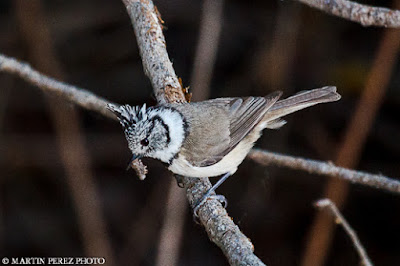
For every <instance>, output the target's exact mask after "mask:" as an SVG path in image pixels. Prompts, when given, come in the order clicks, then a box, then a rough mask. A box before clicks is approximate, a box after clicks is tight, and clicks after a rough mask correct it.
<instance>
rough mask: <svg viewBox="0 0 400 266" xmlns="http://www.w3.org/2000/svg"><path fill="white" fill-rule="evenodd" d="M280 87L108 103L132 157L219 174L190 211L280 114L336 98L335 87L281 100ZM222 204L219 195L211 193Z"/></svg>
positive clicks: (191, 173) (182, 171) (277, 123)
mask: <svg viewBox="0 0 400 266" xmlns="http://www.w3.org/2000/svg"><path fill="white" fill-rule="evenodd" d="M281 96H282V92H281V91H275V92H272V93H270V94H268V95H267V96H265V97H253V96H250V97H226V98H216V99H211V100H206V101H201V102H190V103H168V104H162V105H158V106H152V107H149V108H147V107H146V104H144V105H142V106H130V105H120V106H118V105H115V104H108V105H107V108H108V109H109V110H110V111H111V112H113V113H114V114H115V115H116V116H117V118H118V120H119V122H120V124H121V125H122V127H123V130H124V133H125V137H126V140H127V141H128V147H129V149H130V151H131V152H132V159H131V161H130V163H129V165H130V164H131V162H132V161H133V160H136V159H140V158H142V157H150V158H154V159H157V160H160V161H161V162H163V163H165V164H166V165H167V167H168V169H169V170H170V171H171V172H173V173H174V174H176V175H180V176H187V177H197V178H205V177H214V176H222V177H221V178H220V179H219V180H218V182H217V183H215V185H213V186H212V188H211V189H209V190H208V191H207V192H206V193H205V194H204V196H203V197H202V199H201V200H200V201H199V202H197V204H195V207H194V213H195V215H197V211H198V209H199V208H200V206H201V205H203V204H204V202H205V201H206V200H207V199H208V198H209V197H212V196H211V194H212V193H213V192H214V191H215V190H216V189H217V188H218V187H219V186H220V185H221V184H222V183H223V182H224V181H225V180H226V179H227V178H228V177H229V176H231V175H233V174H234V173H235V172H236V170H237V169H238V166H239V165H240V164H241V163H242V162H243V160H244V159H245V157H246V155H247V154H248V153H249V152H250V150H251V148H252V147H253V146H254V144H255V142H256V141H257V140H258V139H259V138H260V137H261V133H262V131H263V130H264V129H278V128H280V127H282V126H283V125H284V124H285V123H286V121H285V120H283V119H282V118H281V117H283V116H285V115H288V114H290V113H293V112H296V111H298V110H301V109H304V108H307V107H310V106H313V105H316V104H319V103H327V102H333V101H338V100H339V99H340V98H341V95H340V94H339V93H337V89H336V87H335V86H325V87H323V88H318V89H312V90H305V91H301V92H299V93H297V94H295V95H293V96H291V97H288V98H286V99H282V100H280V97H281ZM214 196H216V197H217V199H218V200H220V201H221V202H222V203H224V204H225V205H226V203H227V201H226V199H225V197H223V196H222V195H214Z"/></svg>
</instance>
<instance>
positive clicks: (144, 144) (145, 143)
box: [140, 138, 149, 146]
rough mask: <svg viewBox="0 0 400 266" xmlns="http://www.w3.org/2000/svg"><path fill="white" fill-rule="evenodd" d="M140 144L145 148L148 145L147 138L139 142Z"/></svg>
mask: <svg viewBox="0 0 400 266" xmlns="http://www.w3.org/2000/svg"><path fill="white" fill-rule="evenodd" d="M140 144H142V146H147V145H149V140H148V139H147V138H145V139H142V140H141V141H140Z"/></svg>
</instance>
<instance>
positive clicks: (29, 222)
mask: <svg viewBox="0 0 400 266" xmlns="http://www.w3.org/2000/svg"><path fill="white" fill-rule="evenodd" d="M398 2H399V1H397V6H399V4H398ZM155 4H156V5H157V7H158V10H159V11H160V13H161V15H162V18H163V20H164V21H165V25H164V26H165V30H164V34H165V38H166V42H167V49H168V52H169V55H170V58H171V61H172V62H173V64H174V67H175V71H176V73H177V75H178V76H179V77H181V78H182V80H183V85H184V86H190V87H191V90H192V92H193V99H194V100H201V99H205V98H215V97H225V96H248V95H254V96H258V95H266V94H268V93H270V92H272V91H274V90H278V89H279V90H282V91H283V92H284V97H287V96H290V95H292V94H294V93H296V92H298V91H300V90H304V89H311V88H317V87H322V86H325V85H335V86H337V87H338V91H339V92H340V93H341V94H342V99H341V100H340V101H339V102H335V103H329V104H323V105H319V106H316V107H312V108H309V109H307V110H304V111H301V113H300V112H299V113H296V114H293V115H291V116H289V117H287V119H286V120H288V123H287V124H286V125H285V126H284V127H283V128H282V129H280V130H268V131H264V135H263V137H262V138H261V139H260V140H259V141H258V142H257V145H256V146H257V147H260V148H263V149H267V150H269V151H274V152H279V153H285V154H290V155H294V156H301V157H306V158H312V159H318V160H324V161H333V162H335V163H337V164H339V165H342V166H345V167H349V168H352V169H359V170H363V171H367V172H371V173H377V174H378V173H381V174H383V175H387V176H389V177H393V178H397V177H399V176H400V167H399V159H400V142H399V137H400V118H399V115H398V114H399V111H400V110H399V103H400V90H399V87H400V73H399V71H400V68H399V60H398V50H399V41H400V33H399V31H394V30H386V29H382V28H365V27H362V26H360V25H358V24H356V23H352V22H349V21H346V20H344V19H341V18H337V17H333V16H330V15H328V14H325V13H322V12H320V11H318V10H315V9H312V8H309V7H307V6H304V5H302V4H300V3H298V2H296V1H243V0H231V1H222V0H218V1H217V0H214V1H209V0H205V1H188V0H170V1H155ZM379 4H380V5H384V6H386V7H393V6H395V5H396V1H393V2H392V1H380V2H379ZM0 53H4V54H5V55H8V56H13V57H16V58H18V59H20V60H24V61H27V62H29V63H30V64H31V65H32V66H33V67H34V68H36V69H38V70H40V71H41V72H43V73H46V74H48V75H50V76H52V77H56V78H57V79H60V80H63V81H65V82H67V83H71V84H74V85H76V86H79V87H81V88H85V89H88V90H90V91H92V92H93V93H95V94H97V95H100V96H102V97H104V98H106V99H108V100H110V101H113V102H117V103H121V104H122V103H124V104H125V103H128V104H131V105H136V104H142V103H144V102H146V103H148V104H150V105H154V104H155V103H156V101H155V98H154V96H153V95H152V88H151V84H150V82H149V80H148V78H147V77H146V76H145V75H144V73H143V68H142V63H141V60H140V56H139V51H138V47H137V44H136V40H135V36H134V33H133V29H132V26H131V22H130V19H129V17H128V15H127V13H126V10H125V7H124V5H123V3H122V1H118V0H115V1H109V0H85V1H78V0H69V1H62V0H51V1H50V0H47V1H44V0H32V1H24V0H14V1H11V0H2V1H0ZM360 99H361V100H360ZM129 159H130V152H129V150H128V148H127V144H126V140H125V138H124V135H123V131H122V130H121V127H120V125H119V124H118V123H116V122H115V121H112V120H110V119H107V118H105V117H103V116H101V115H99V114H97V113H94V112H90V111H87V110H83V109H80V108H77V107H75V106H73V105H72V104H67V103H65V102H63V101H62V100H60V99H58V98H57V97H55V96H54V95H49V94H44V93H43V92H42V91H41V90H40V89H38V88H37V87H35V86H33V85H30V84H28V83H27V82H25V81H23V80H22V79H21V78H19V77H17V76H14V75H10V74H7V73H0V256H1V257H4V256H6V257H22V256H23V257H26V256H33V257H55V256H64V257H65V256H67V257H78V256H79V257H82V256H84V257H89V256H95V257H104V258H105V259H106V261H107V264H108V265H156V264H157V265H227V264H228V263H227V261H226V259H225V257H224V255H223V254H222V252H221V251H220V249H219V248H218V247H217V246H215V245H214V244H213V243H211V242H210V241H209V239H208V237H207V235H206V233H205V231H204V230H203V228H202V227H201V226H199V225H197V224H196V223H194V222H193V221H192V214H191V211H190V210H189V208H188V206H187V201H186V200H185V197H184V190H182V189H179V188H177V187H176V186H175V185H173V186H171V182H175V181H174V179H173V177H172V175H171V173H170V172H168V171H167V169H165V168H164V166H163V165H162V164H161V163H159V162H157V161H154V160H151V159H145V160H144V163H145V164H147V165H148V169H149V174H148V175H147V179H145V181H140V180H139V179H138V178H137V176H136V175H135V173H134V172H133V171H125V168H126V165H127V163H128V161H129ZM214 180H215V179H214ZM172 192H173V193H172ZM174 193H175V194H174ZM218 193H221V194H223V195H225V196H226V197H227V199H228V201H229V206H228V212H229V214H230V215H231V216H232V217H233V219H234V222H235V223H236V224H238V225H239V227H240V228H241V229H242V231H243V232H244V233H245V234H246V235H247V236H248V237H249V238H250V239H251V240H252V242H253V244H254V246H255V253H256V255H257V256H259V257H260V258H261V259H262V260H263V262H265V263H266V264H268V265H356V264H358V262H359V258H358V255H357V253H356V252H355V250H354V247H353V245H352V243H351V241H350V239H349V238H348V236H347V235H346V234H345V233H344V232H343V230H342V228H339V227H337V228H336V230H334V227H333V226H332V221H333V218H332V217H331V216H329V215H328V216H324V215H321V213H320V212H319V211H318V210H316V209H315V208H314V207H313V205H312V204H313V202H314V201H315V200H317V199H319V198H321V197H330V198H332V199H334V200H336V201H337V202H338V205H340V206H342V208H343V214H344V216H345V217H346V218H347V219H348V221H349V223H350V224H351V225H352V226H353V228H354V229H355V230H356V231H357V233H358V235H359V237H360V239H361V242H362V243H363V244H364V246H365V248H366V251H367V252H368V254H369V256H370V257H371V260H372V261H373V262H375V263H376V265H398V263H399V261H400V252H399V250H400V241H399V239H400V231H399V230H398V225H399V223H400V212H399V211H398V210H399V205H400V196H399V195H395V194H392V193H388V192H385V191H381V190H377V189H373V188H370V187H365V186H361V185H349V184H347V183H342V182H337V181H332V180H330V179H329V178H327V177H322V176H316V175H310V174H307V173H305V172H302V171H294V170H289V169H285V168H278V167H274V166H273V165H271V166H269V167H264V166H261V165H259V164H257V163H255V162H253V161H250V160H245V161H244V163H243V164H242V165H241V166H240V167H239V170H238V172H237V173H236V174H235V175H234V176H233V177H232V178H230V179H229V180H228V181H227V182H225V183H224V184H223V185H222V186H221V187H220V188H219V189H218ZM173 195H175V196H176V195H178V197H180V198H179V200H175V201H174V200H173V198H171V197H173ZM174 210H176V211H177V213H172V214H173V215H172V217H175V218H174V219H172V220H169V223H167V222H166V221H168V219H166V218H165V217H167V216H168V215H170V216H171V211H172V212H173V211H174ZM171 221H172V222H171ZM168 230H172V231H168ZM166 231H168V232H174V234H173V237H171V236H170V237H165V235H166V234H165V232H166ZM163 241H164V242H163ZM162 243H167V247H168V246H169V247H170V248H171V250H172V251H171V252H170V253H168V250H167V251H165V249H163V248H160V247H161V246H163V244H162ZM161 253H163V254H161ZM162 256H164V257H162ZM165 256H166V257H165ZM166 258H167V259H166Z"/></svg>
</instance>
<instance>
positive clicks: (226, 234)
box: [123, 0, 264, 265]
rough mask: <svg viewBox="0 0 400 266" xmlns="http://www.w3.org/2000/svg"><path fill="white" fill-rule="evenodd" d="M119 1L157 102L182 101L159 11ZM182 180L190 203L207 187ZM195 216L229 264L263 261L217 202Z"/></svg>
mask: <svg viewBox="0 0 400 266" xmlns="http://www.w3.org/2000/svg"><path fill="white" fill-rule="evenodd" d="M123 2H124V4H125V6H126V8H127V11H128V14H129V16H130V18H131V20H132V24H133V28H134V30H135V34H136V39H137V42H138V45H139V50H140V54H141V57H142V61H143V67H144V72H145V73H146V75H147V76H148V77H149V78H150V81H151V83H152V85H153V90H154V93H155V95H156V97H157V100H158V102H159V103H160V104H162V103H167V102H185V101H186V100H185V97H184V94H183V90H182V87H181V85H180V84H179V81H178V78H177V77H176V75H175V72H174V69H173V68H172V63H171V62H170V60H169V57H168V53H167V49H166V44H165V39H164V35H163V33H162V25H161V23H162V20H161V17H160V14H159V12H158V11H157V9H156V8H155V6H154V5H153V3H152V1H151V0H141V1H138V0H123ZM183 184H184V186H185V189H186V193H187V197H188V199H189V202H190V205H191V206H192V207H193V206H194V204H195V202H197V201H198V200H199V199H200V198H201V197H202V196H203V195H204V193H205V192H206V191H207V190H208V189H209V188H210V187H211V183H210V181H209V180H208V179H207V178H202V179H198V178H188V177H184V178H183ZM199 220H200V221H201V222H202V224H203V226H204V227H205V229H206V231H207V233H208V235H209V237H210V239H211V240H212V241H213V242H214V243H216V244H217V245H218V246H219V247H220V248H221V249H222V251H223V252H224V254H225V256H226V257H227V258H228V261H229V262H230V263H231V264H233V265H239V264H240V265H264V263H262V262H261V260H260V259H259V258H257V257H256V256H255V255H254V253H253V251H254V247H253V245H252V244H251V242H250V240H249V239H248V238H247V237H246V236H245V235H244V234H243V233H242V232H241V231H240V230H239V228H238V226H236V225H235V224H234V223H233V221H232V219H231V218H230V217H229V216H228V214H227V212H226V210H225V209H224V208H223V207H222V205H221V203H220V202H218V201H217V200H215V199H211V200H208V201H207V202H206V203H205V204H203V205H202V206H201V207H200V209H199Z"/></svg>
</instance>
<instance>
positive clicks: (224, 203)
mask: <svg viewBox="0 0 400 266" xmlns="http://www.w3.org/2000/svg"><path fill="white" fill-rule="evenodd" d="M208 199H215V200H218V201H219V202H220V203H221V204H222V207H224V208H226V207H228V201H227V199H226V198H225V196H224V195H204V196H203V197H202V198H201V200H199V201H198V203H196V206H194V208H193V220H194V221H195V222H197V223H198V220H199V214H198V212H199V209H200V207H201V206H202V205H203V204H204V203H205V202H206V201H207V200H208Z"/></svg>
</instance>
